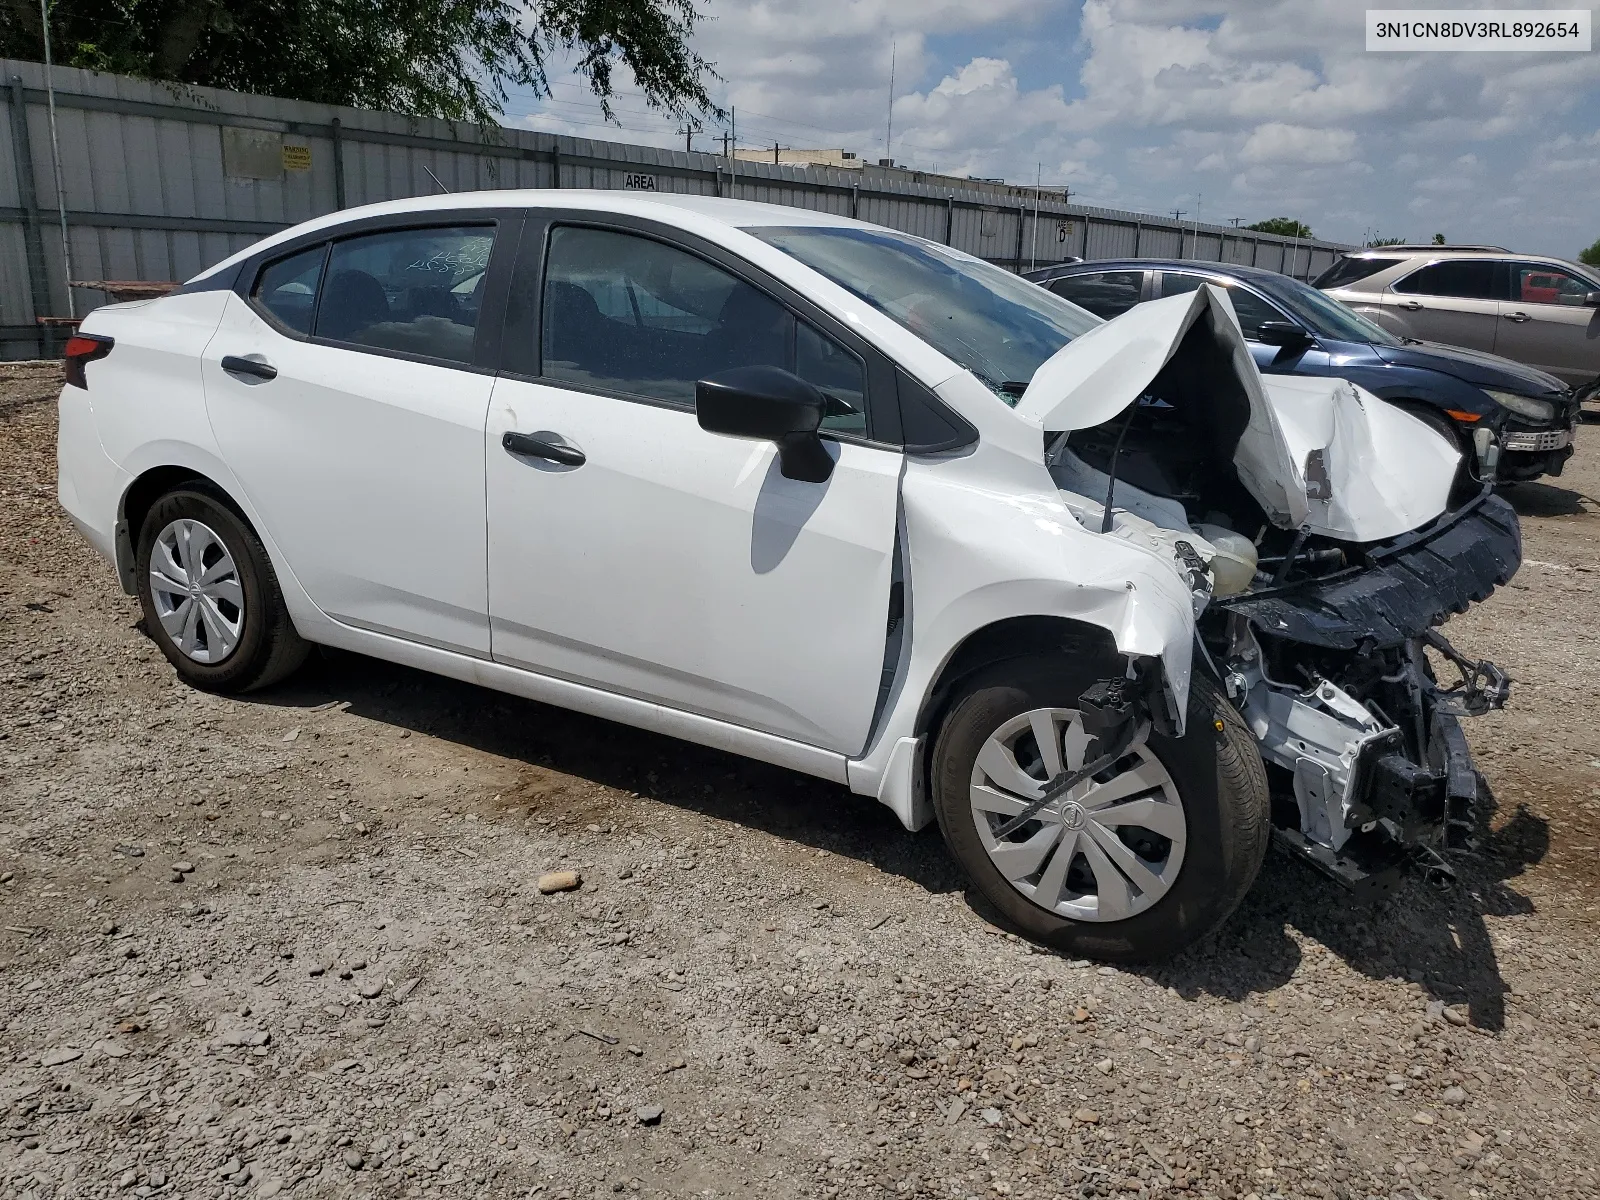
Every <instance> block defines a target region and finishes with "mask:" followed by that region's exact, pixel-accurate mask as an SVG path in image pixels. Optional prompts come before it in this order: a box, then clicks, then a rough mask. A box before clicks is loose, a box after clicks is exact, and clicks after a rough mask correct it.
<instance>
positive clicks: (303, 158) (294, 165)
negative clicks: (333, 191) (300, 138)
mask: <svg viewBox="0 0 1600 1200" xmlns="http://www.w3.org/2000/svg"><path fill="white" fill-rule="evenodd" d="M283 169H284V170H285V171H309V170H311V147H310V146H290V145H288V144H287V143H286V144H285V145H284V147H283Z"/></svg>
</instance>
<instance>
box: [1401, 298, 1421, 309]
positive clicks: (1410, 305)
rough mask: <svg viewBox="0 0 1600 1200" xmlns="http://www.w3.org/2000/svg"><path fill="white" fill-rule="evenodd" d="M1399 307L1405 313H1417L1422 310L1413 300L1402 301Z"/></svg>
mask: <svg viewBox="0 0 1600 1200" xmlns="http://www.w3.org/2000/svg"><path fill="white" fill-rule="evenodd" d="M1399 307H1400V308H1403V309H1405V310H1406V311H1407V312H1417V311H1418V310H1420V309H1421V308H1422V305H1420V304H1418V303H1417V302H1416V301H1415V300H1406V301H1403V302H1402V303H1401V304H1400V305H1399Z"/></svg>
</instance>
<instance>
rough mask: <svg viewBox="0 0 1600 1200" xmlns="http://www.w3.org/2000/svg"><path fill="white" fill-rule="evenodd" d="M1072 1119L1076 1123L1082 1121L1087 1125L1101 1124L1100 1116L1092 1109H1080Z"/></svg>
mask: <svg viewBox="0 0 1600 1200" xmlns="http://www.w3.org/2000/svg"><path fill="white" fill-rule="evenodd" d="M1072 1119H1073V1120H1074V1121H1082V1122H1083V1123H1084V1124H1085V1125H1098V1124H1100V1114H1099V1113H1097V1112H1095V1110H1094V1109H1092V1108H1080V1109H1079V1110H1078V1111H1077V1112H1075V1113H1073V1114H1072Z"/></svg>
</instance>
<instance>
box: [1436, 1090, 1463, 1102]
mask: <svg viewBox="0 0 1600 1200" xmlns="http://www.w3.org/2000/svg"><path fill="white" fill-rule="evenodd" d="M1439 1098H1440V1099H1441V1100H1443V1101H1444V1102H1445V1103H1446V1104H1465V1103H1466V1102H1467V1093H1466V1089H1465V1088H1459V1087H1447V1088H1445V1090H1444V1094H1443V1095H1442V1096H1440V1097H1439Z"/></svg>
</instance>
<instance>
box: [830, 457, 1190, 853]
mask: <svg viewBox="0 0 1600 1200" xmlns="http://www.w3.org/2000/svg"><path fill="white" fill-rule="evenodd" d="M1019 449H1020V448H1019ZM1028 449H1032V447H1028ZM1033 453H1034V454H1035V455H1037V457H1034V458H1033V459H1031V461H1030V460H1029V459H1028V458H1026V457H1025V455H1024V454H1023V453H1018V452H1014V451H1013V450H1012V449H1011V448H1008V447H1005V446H1000V445H996V444H994V443H992V442H980V443H979V445H978V446H977V447H976V448H975V449H973V450H972V451H971V452H969V453H968V454H967V455H965V456H963V457H961V458H944V459H938V460H933V459H910V460H908V461H907V464H906V470H905V473H904V475H903V477H902V483H901V505H902V519H903V527H902V536H903V545H904V554H905V564H904V565H905V569H906V580H907V587H906V596H907V601H906V621H907V628H908V630H909V647H910V649H909V652H908V653H907V654H905V655H904V656H903V657H902V661H901V663H900V665H899V668H898V669H897V671H896V674H895V679H894V682H893V684H892V685H891V690H890V695H889V698H888V700H887V702H886V704H885V706H884V716H883V718H882V719H881V721H880V723H879V726H878V728H877V729H876V730H875V731H874V734H873V738H872V741H871V742H870V744H869V746H868V748H867V751H866V753H865V754H863V755H862V757H861V758H860V759H857V760H855V761H853V762H851V763H850V764H849V767H848V773H849V780H850V785H851V788H852V790H854V791H856V792H860V793H863V794H866V795H875V796H877V797H878V798H879V799H880V800H882V801H883V802H884V803H886V804H888V805H889V806H890V807H892V808H893V809H894V810H895V811H896V813H897V814H898V815H899V816H900V818H901V820H902V821H904V822H905V823H906V825H907V826H908V827H910V828H917V827H919V826H920V825H921V824H924V823H926V820H927V819H928V816H929V814H928V812H927V800H926V797H925V796H924V795H923V789H922V788H921V787H920V784H919V783H918V782H917V781H916V780H915V779H914V778H912V777H910V776H908V775H906V773H905V772H907V771H910V770H912V769H913V767H914V764H915V763H916V761H918V756H917V755H916V754H914V753H911V752H910V751H911V750H912V749H913V748H914V746H915V741H916V739H917V737H918V736H919V734H918V727H917V719H918V715H919V713H920V712H921V711H922V708H923V706H924V704H925V703H926V702H927V700H928V698H929V696H930V695H931V694H932V692H933V689H934V688H935V687H936V686H938V684H939V680H940V676H941V673H942V672H943V671H944V669H945V668H946V666H947V665H948V664H949V663H950V662H951V659H952V658H953V656H954V655H955V654H956V653H957V651H958V650H959V649H960V648H961V646H962V645H963V643H965V642H966V641H967V639H968V638H970V637H972V636H973V635H974V634H976V633H978V632H979V631H981V630H984V629H985V628H987V627H989V626H993V625H995V624H997V623H999V622H1004V621H1008V620H1011V619H1014V618H1018V617H1044V618H1056V619H1059V620H1061V621H1063V622H1073V623H1077V624H1078V625H1080V626H1087V627H1091V628H1095V629H1101V630H1104V631H1105V632H1106V633H1107V634H1108V635H1109V638H1110V640H1111V642H1112V643H1113V644H1114V645H1115V646H1116V648H1117V650H1118V651H1119V652H1120V653H1122V654H1125V655H1128V656H1131V657H1138V658H1146V659H1152V660H1155V661H1156V662H1158V663H1159V664H1160V667H1161V671H1162V673H1163V676H1164V678H1165V680H1166V691H1167V696H1168V701H1169V704H1170V706H1171V713H1170V714H1169V715H1170V716H1171V717H1172V718H1173V720H1174V723H1175V724H1176V726H1177V728H1178V729H1179V731H1180V732H1181V730H1182V721H1183V715H1184V713H1185V711H1186V710H1187V705H1188V692H1189V681H1190V672H1191V667H1192V662H1191V658H1192V654H1193V648H1194V614H1193V608H1192V602H1191V597H1190V592H1189V589H1188V585H1187V582H1186V581H1185V580H1184V579H1183V578H1182V577H1181V576H1180V575H1179V574H1178V571H1177V570H1176V568H1175V567H1174V566H1173V565H1172V564H1170V563H1167V562H1164V561H1163V560H1162V559H1161V557H1159V556H1158V555H1157V554H1156V553H1154V552H1152V551H1149V550H1146V549H1144V548H1143V547H1142V546H1138V545H1134V544H1132V543H1129V542H1125V541H1122V540H1121V539H1119V538H1117V537H1115V536H1102V535H1100V534H1097V533H1091V532H1089V531H1088V530H1086V529H1084V528H1083V526H1081V525H1079V524H1078V522H1077V521H1076V520H1075V519H1074V518H1073V516H1072V514H1071V513H1070V512H1069V511H1068V509H1067V507H1066V505H1065V504H1064V503H1062V500H1061V496H1060V493H1059V492H1058V491H1057V490H1056V488H1055V484H1054V481H1053V480H1051V478H1050V475H1049V472H1048V471H1047V470H1046V469H1045V466H1044V461H1043V456H1042V453H1040V452H1039V451H1038V450H1033ZM891 763H892V764H893V767H892V769H891Z"/></svg>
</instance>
